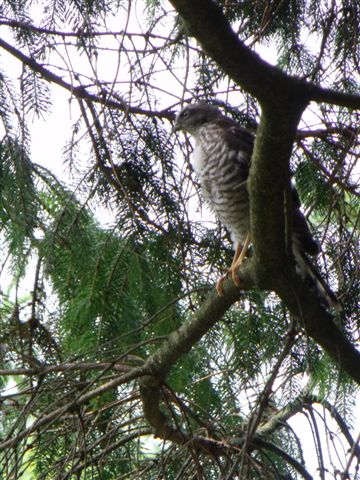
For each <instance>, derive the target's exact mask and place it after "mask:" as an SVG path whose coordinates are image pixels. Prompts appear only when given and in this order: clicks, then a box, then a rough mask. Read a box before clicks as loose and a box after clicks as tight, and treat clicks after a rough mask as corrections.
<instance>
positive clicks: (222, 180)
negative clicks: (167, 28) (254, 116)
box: [175, 103, 339, 309]
mask: <svg viewBox="0 0 360 480" xmlns="http://www.w3.org/2000/svg"><path fill="white" fill-rule="evenodd" d="M175 130H183V131H184V132H188V133H190V134H191V135H192V136H193V137H194V139H195V149H194V152H193V158H192V165H193V167H194V170H195V172H196V173H197V175H198V176H199V180H200V184H201V190H202V193H203V195H204V197H205V200H206V201H207V203H208V204H209V205H210V207H211V208H212V209H213V210H214V211H215V213H216V214H217V216H218V218H219V220H220V221H221V222H222V223H223V224H224V225H225V227H226V228H227V229H228V230H229V232H230V235H231V238H232V240H233V243H234V249H235V256H234V259H233V262H232V264H231V266H230V268H229V270H228V272H227V275H228V274H231V277H232V279H233V281H234V282H235V283H236V284H237V285H240V281H239V278H238V276H237V271H238V268H239V266H240V265H241V263H242V261H243V259H244V257H245V255H246V252H247V248H248V245H249V243H250V215H249V195H248V190H247V183H246V182H247V178H248V175H249V168H250V160H251V155H252V151H253V147H254V135H253V134H252V133H251V132H249V131H248V130H246V129H245V128H243V127H241V126H239V125H237V123H236V122H235V121H234V120H233V119H231V118H229V117H226V116H224V115H223V114H222V113H221V112H220V110H218V109H217V108H216V107H215V106H213V105H207V104H202V103H201V104H190V105H187V106H186V107H185V108H183V109H182V110H181V111H180V112H179V114H178V115H177V117H176V121H175ZM292 196H293V201H292V208H293V211H292V219H293V224H292V250H293V254H294V258H295V262H296V268H297V271H298V272H299V273H300V275H301V276H302V278H303V279H304V280H306V281H308V282H309V283H310V285H311V286H313V287H314V288H315V289H316V291H317V293H318V296H319V297H320V299H321V301H322V303H323V304H324V305H325V306H327V307H334V308H337V309H339V302H338V301H337V299H336V297H335V295H334V294H333V292H332V291H331V290H330V288H329V287H328V286H327V284H326V283H325V281H324V280H323V279H322V278H321V276H320V274H319V272H318V271H317V269H316V267H315V265H314V264H313V263H312V262H311V261H310V259H309V257H308V255H314V256H315V255H317V254H318V253H319V245H318V243H317V242H316V241H315V240H314V238H313V236H312V234H311V232H310V230H309V227H308V224H307V222H306V219H305V217H304V215H303V214H302V213H301V210H300V201H299V197H298V195H297V192H296V190H295V188H294V187H292ZM225 277H226V276H225ZM225 277H222V278H221V279H220V280H219V281H218V283H217V290H218V293H219V294H221V285H222V282H223V279H224V278H225Z"/></svg>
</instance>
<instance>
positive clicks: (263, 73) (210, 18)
mask: <svg viewBox="0 0 360 480" xmlns="http://www.w3.org/2000/svg"><path fill="white" fill-rule="evenodd" d="M170 2H171V3H172V5H173V6H174V7H175V9H176V10H177V11H178V13H179V14H180V15H181V16H182V17H183V19H184V20H185V22H186V25H187V28H188V30H189V31H190V32H191V34H192V35H194V37H195V38H196V39H197V40H198V41H199V42H200V43H201V45H202V47H203V49H204V50H205V52H206V53H207V54H208V55H209V56H210V57H211V58H213V60H215V62H216V63H217V64H218V65H219V66H220V67H221V68H222V69H223V70H224V72H225V73H227V74H228V75H229V76H230V77H231V78H232V79H233V80H234V81H235V82H236V83H238V84H239V85H240V86H241V87H242V88H244V90H246V91H247V92H249V93H250V94H251V95H254V96H255V97H256V98H257V99H258V100H259V101H260V103H261V104H262V105H264V104H268V105H272V106H273V107H275V108H276V106H277V105H279V104H280V106H281V103H282V102H283V101H284V100H285V99H286V100H287V102H288V106H289V108H291V105H293V104H297V105H300V104H301V103H305V104H306V103H308V102H309V101H311V100H315V101H317V102H326V103H331V104H335V105H342V106H345V107H349V108H360V95H353V94H348V93H342V92H337V91H335V90H331V89H326V88H321V87H319V86H317V85H314V84H312V83H309V82H306V81H304V80H301V79H299V78H296V77H292V76H290V75H288V74H286V73H285V72H283V71H282V70H280V69H279V68H278V67H274V66H272V65H270V64H269V63H267V62H266V61H264V60H262V59H261V58H260V56H259V55H258V54H257V53H255V52H253V51H252V50H251V49H250V48H249V47H247V46H246V45H244V44H243V43H242V42H241V41H240V40H239V38H238V36H237V34H236V33H235V32H234V31H233V29H232V28H231V26H230V24H229V22H228V20H227V19H226V17H225V15H223V13H222V9H221V8H220V7H219V6H218V5H217V4H216V3H215V2H213V1H212V0H197V1H196V2H193V1H192V0H170Z"/></svg>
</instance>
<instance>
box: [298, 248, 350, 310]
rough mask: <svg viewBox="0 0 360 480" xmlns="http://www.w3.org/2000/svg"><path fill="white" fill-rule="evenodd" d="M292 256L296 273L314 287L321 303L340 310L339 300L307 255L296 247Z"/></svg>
mask: <svg viewBox="0 0 360 480" xmlns="http://www.w3.org/2000/svg"><path fill="white" fill-rule="evenodd" d="M294 257H295V261H296V266H297V269H298V273H299V274H300V275H301V277H302V279H303V280H304V281H306V282H308V283H309V284H310V286H311V287H313V288H314V290H315V291H316V293H317V295H318V296H319V298H320V300H321V303H322V304H323V305H324V306H325V307H327V308H334V309H335V310H337V311H338V312H339V311H341V310H342V307H341V304H340V302H339V300H338V299H337V298H336V295H335V294H334V292H333V291H332V290H331V288H330V287H329V285H327V283H326V282H325V280H324V279H323V278H322V276H321V275H320V273H319V271H318V269H317V268H316V266H315V265H314V264H313V263H312V261H311V260H310V259H309V258H308V257H307V255H306V254H305V253H303V252H300V251H299V250H297V249H294Z"/></svg>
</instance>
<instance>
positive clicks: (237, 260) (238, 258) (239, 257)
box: [216, 233, 250, 297]
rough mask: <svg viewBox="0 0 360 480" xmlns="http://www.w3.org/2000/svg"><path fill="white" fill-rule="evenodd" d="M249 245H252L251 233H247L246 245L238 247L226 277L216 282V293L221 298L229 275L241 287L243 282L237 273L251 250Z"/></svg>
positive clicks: (238, 245)
mask: <svg viewBox="0 0 360 480" xmlns="http://www.w3.org/2000/svg"><path fill="white" fill-rule="evenodd" d="M249 244H250V233H247V235H246V238H245V242H244V245H241V244H240V243H238V244H237V246H236V250H235V255H234V258H233V261H232V262H231V266H230V268H229V270H228V271H227V272H226V274H225V275H223V276H222V277H220V278H219V280H218V281H217V282H216V291H217V293H218V295H219V296H220V297H221V296H222V295H223V294H224V292H223V288H222V286H223V283H224V281H225V279H226V278H227V276H228V275H229V273H230V274H231V278H232V281H233V282H234V283H235V285H237V286H238V287H240V285H241V282H240V278H239V276H238V274H237V271H238V269H239V267H240V265H241V264H242V262H243V261H244V258H245V256H246V254H247V251H248V248H249Z"/></svg>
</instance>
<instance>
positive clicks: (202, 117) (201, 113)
mask: <svg viewBox="0 0 360 480" xmlns="http://www.w3.org/2000/svg"><path fill="white" fill-rule="evenodd" d="M221 116H222V115H221V112H220V110H218V109H217V107H215V106H214V105H209V104H207V103H190V104H189V105H186V107H184V108H183V109H182V110H180V112H179V113H178V114H177V116H176V119H175V125H174V131H177V130H182V131H183V132H188V133H191V134H193V135H194V134H196V131H197V129H198V128H200V127H201V126H202V125H204V123H207V122H211V121H212V120H215V119H216V118H219V117H221Z"/></svg>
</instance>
